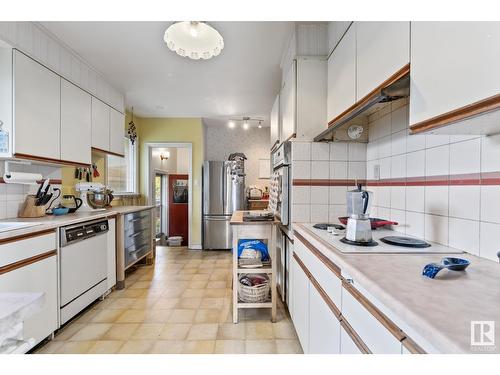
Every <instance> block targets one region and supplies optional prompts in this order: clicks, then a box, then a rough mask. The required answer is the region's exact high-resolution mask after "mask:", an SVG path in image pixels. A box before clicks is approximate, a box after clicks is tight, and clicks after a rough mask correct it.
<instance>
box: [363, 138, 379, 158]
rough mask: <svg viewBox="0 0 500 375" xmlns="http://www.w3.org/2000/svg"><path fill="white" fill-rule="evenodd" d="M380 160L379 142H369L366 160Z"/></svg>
mask: <svg viewBox="0 0 500 375" xmlns="http://www.w3.org/2000/svg"><path fill="white" fill-rule="evenodd" d="M378 158H379V156H378V141H373V142H369V143H368V144H367V145H366V160H375V159H378Z"/></svg>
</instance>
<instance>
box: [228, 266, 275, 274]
mask: <svg viewBox="0 0 500 375" xmlns="http://www.w3.org/2000/svg"><path fill="white" fill-rule="evenodd" d="M236 273H238V274H241V273H267V274H272V273H273V270H272V268H267V267H262V268H237V269H236Z"/></svg>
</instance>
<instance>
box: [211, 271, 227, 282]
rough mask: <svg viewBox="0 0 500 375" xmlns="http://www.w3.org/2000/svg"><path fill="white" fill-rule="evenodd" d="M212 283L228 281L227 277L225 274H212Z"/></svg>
mask: <svg viewBox="0 0 500 375" xmlns="http://www.w3.org/2000/svg"><path fill="white" fill-rule="evenodd" d="M209 280H210V281H226V280H227V275H226V274H224V273H212V274H211V275H210V279H209Z"/></svg>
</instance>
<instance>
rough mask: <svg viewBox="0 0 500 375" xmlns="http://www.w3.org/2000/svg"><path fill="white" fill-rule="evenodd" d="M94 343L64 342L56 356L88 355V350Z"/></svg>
mask: <svg viewBox="0 0 500 375" xmlns="http://www.w3.org/2000/svg"><path fill="white" fill-rule="evenodd" d="M94 344H95V341H68V342H65V343H64V344H63V345H61V347H60V348H59V349H57V350H56V352H55V353H56V354H85V353H88V351H89V350H90V348H91V347H92V346H94Z"/></svg>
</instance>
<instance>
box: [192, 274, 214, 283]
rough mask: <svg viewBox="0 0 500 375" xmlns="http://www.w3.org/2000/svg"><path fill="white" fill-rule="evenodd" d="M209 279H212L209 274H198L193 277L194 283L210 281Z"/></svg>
mask: <svg viewBox="0 0 500 375" xmlns="http://www.w3.org/2000/svg"><path fill="white" fill-rule="evenodd" d="M209 278H210V274H209V273H205V274H202V273H198V274H195V275H193V278H192V281H208V279H209Z"/></svg>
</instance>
